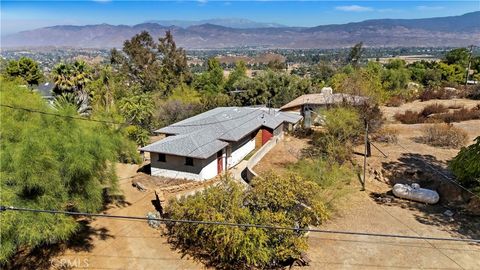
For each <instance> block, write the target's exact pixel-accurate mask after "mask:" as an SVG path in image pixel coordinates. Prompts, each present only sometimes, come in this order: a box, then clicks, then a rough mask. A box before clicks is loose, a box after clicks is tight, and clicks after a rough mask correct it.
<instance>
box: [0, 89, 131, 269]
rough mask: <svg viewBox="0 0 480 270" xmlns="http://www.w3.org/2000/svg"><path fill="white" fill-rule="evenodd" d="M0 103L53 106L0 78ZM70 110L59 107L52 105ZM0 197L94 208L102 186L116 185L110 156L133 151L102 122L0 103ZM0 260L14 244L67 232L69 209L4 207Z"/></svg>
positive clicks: (71, 223)
mask: <svg viewBox="0 0 480 270" xmlns="http://www.w3.org/2000/svg"><path fill="white" fill-rule="evenodd" d="M0 93H1V95H2V103H5V104H9V105H13V106H18V107H24V108H30V109H34V110H40V111H45V112H54V111H52V109H51V108H50V106H48V105H47V104H46V103H45V101H44V100H43V99H41V98H40V96H38V95H37V94H36V93H32V92H30V91H28V90H27V89H25V88H22V87H18V86H16V85H14V84H13V83H11V82H6V81H0ZM56 113H59V114H62V115H66V116H76V117H79V115H78V114H76V112H75V110H74V109H72V108H69V107H65V108H64V109H63V110H62V111H59V112H56ZM0 118H1V119H2V140H1V141H0V147H1V149H2V155H1V156H0V159H1V162H0V177H1V181H0V187H1V188H0V198H1V204H2V205H14V206H21V207H29V208H34V209H52V210H65V211H68V210H73V211H82V212H96V211H99V210H100V209H101V208H102V206H103V205H104V196H105V194H106V195H107V196H108V194H112V193H114V192H116V185H117V179H116V174H115V166H112V164H113V163H114V162H116V161H117V160H118V158H119V157H121V156H130V157H133V158H134V159H138V156H137V154H136V149H135V145H134V144H133V143H131V142H128V141H127V140H126V139H125V137H124V135H123V131H122V130H117V131H115V130H113V129H112V128H111V127H109V126H107V125H106V124H102V123H95V122H90V121H78V120H72V119H70V118H61V117H55V116H51V115H46V114H37V113H31V112H26V111H23V110H13V109H7V108H2V109H1V110H0ZM1 215H2V216H1V219H2V221H1V222H0V238H1V242H2V245H1V247H0V261H1V262H2V263H5V264H8V262H7V261H8V259H9V257H10V256H11V255H13V254H14V253H15V252H16V251H17V250H18V249H20V248H22V249H24V248H33V247H37V246H39V245H43V244H52V243H58V242H61V241H64V240H67V239H69V237H71V236H72V235H73V234H74V233H75V232H76V229H77V228H78V224H77V221H76V219H75V218H74V217H71V216H66V215H51V214H42V213H26V212H14V211H6V212H2V213H1Z"/></svg>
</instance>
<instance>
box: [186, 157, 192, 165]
mask: <svg viewBox="0 0 480 270" xmlns="http://www.w3.org/2000/svg"><path fill="white" fill-rule="evenodd" d="M185 165H187V166H193V158H191V157H186V158H185Z"/></svg>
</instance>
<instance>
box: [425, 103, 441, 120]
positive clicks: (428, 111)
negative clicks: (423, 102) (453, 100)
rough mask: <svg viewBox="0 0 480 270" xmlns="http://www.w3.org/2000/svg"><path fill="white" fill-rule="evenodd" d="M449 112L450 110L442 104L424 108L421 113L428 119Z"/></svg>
mask: <svg viewBox="0 0 480 270" xmlns="http://www.w3.org/2000/svg"><path fill="white" fill-rule="evenodd" d="M447 111H448V109H447V108H446V107H445V106H443V105H442V104H438V103H435V104H430V105H427V106H426V107H424V108H423V110H422V111H421V112H420V114H421V115H422V116H423V117H428V116H430V115H432V114H437V113H444V112H447Z"/></svg>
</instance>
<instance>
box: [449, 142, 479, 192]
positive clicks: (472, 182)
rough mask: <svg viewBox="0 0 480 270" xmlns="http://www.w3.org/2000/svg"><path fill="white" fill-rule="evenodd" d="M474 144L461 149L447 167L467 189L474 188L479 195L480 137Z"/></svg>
mask: <svg viewBox="0 0 480 270" xmlns="http://www.w3.org/2000/svg"><path fill="white" fill-rule="evenodd" d="M475 141H476V142H475V143H474V144H472V145H470V146H468V147H464V148H462V150H460V152H459V153H458V154H457V156H456V157H455V158H453V159H452V160H451V161H450V163H449V167H450V169H451V170H452V171H453V173H454V174H455V176H456V177H457V179H458V180H459V181H460V182H461V183H462V184H464V185H465V186H467V187H469V188H470V187H471V188H475V189H476V190H477V194H478V195H480V162H479V160H480V136H479V137H477V138H476V139H475Z"/></svg>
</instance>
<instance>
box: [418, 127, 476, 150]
mask: <svg viewBox="0 0 480 270" xmlns="http://www.w3.org/2000/svg"><path fill="white" fill-rule="evenodd" d="M467 138H468V134H467V133H466V132H465V131H464V130H463V129H460V128H457V127H454V126H453V125H450V124H434V125H429V126H428V127H425V128H424V129H423V136H422V137H420V138H419V141H420V142H422V143H426V144H429V145H431V146H438V147H447V148H459V147H461V146H463V145H465V143H466V142H467Z"/></svg>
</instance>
